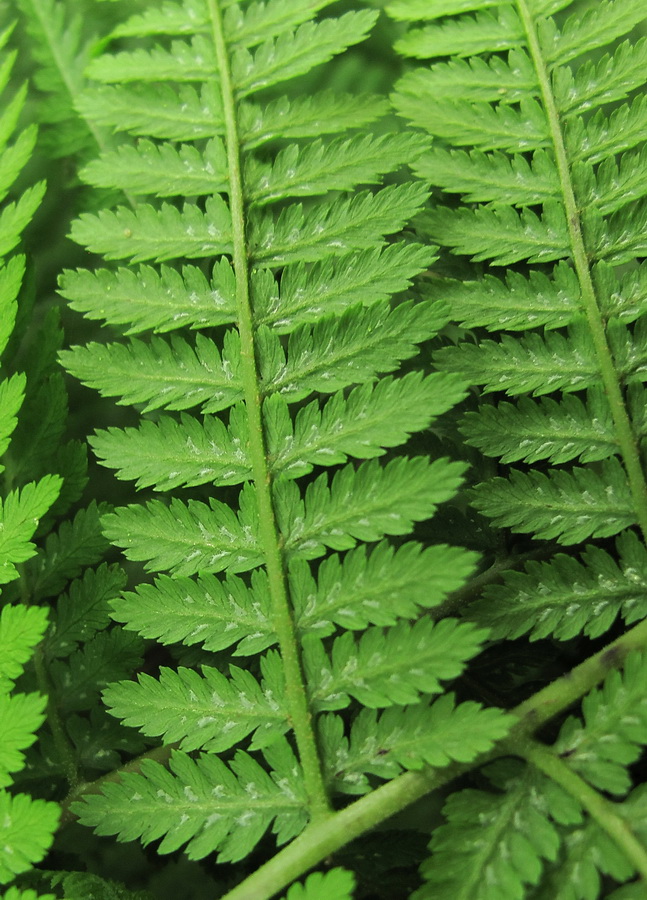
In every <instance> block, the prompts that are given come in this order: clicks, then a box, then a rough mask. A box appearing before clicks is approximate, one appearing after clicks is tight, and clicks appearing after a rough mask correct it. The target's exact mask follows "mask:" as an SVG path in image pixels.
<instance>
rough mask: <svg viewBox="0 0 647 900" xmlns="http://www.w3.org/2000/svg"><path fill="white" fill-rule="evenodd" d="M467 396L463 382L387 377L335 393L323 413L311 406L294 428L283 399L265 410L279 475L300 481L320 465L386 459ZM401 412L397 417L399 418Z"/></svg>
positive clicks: (276, 398)
mask: <svg viewBox="0 0 647 900" xmlns="http://www.w3.org/2000/svg"><path fill="white" fill-rule="evenodd" d="M463 396H464V391H463V384H462V382H460V381H458V380H456V381H452V380H450V379H445V378H444V377H443V376H442V375H438V374H437V375H430V376H429V377H428V378H427V379H425V380H424V381H423V380H422V379H421V378H420V377H419V375H418V374H417V373H411V374H409V375H405V376H404V377H403V378H401V379H398V380H392V379H390V378H383V379H382V380H381V381H379V382H378V383H377V385H376V386H375V387H373V386H372V385H371V384H366V385H361V386H359V387H356V388H354V389H353V390H352V391H350V393H349V394H348V395H347V396H344V394H342V393H341V392H339V393H337V394H334V395H333V396H332V397H331V398H330V400H328V401H327V402H326V403H325V405H324V406H323V407H322V408H321V407H320V406H319V403H318V402H317V401H312V402H311V403H309V404H308V405H307V406H305V407H303V408H302V409H300V410H299V412H298V413H297V416H296V419H295V422H294V428H293V426H292V420H291V418H290V413H289V408H288V404H287V403H286V402H285V401H284V400H283V398H282V397H280V396H279V395H278V394H274V395H273V396H271V397H269V398H268V401H267V402H266V404H265V407H264V414H265V427H266V429H267V443H268V450H269V453H270V457H271V458H272V468H273V470H274V471H275V472H276V473H277V474H282V475H284V476H288V477H290V478H298V477H300V476H301V475H304V474H307V473H308V472H310V471H311V470H312V468H313V465H314V464H315V463H316V464H318V465H323V466H331V465H336V464H338V463H343V462H346V459H347V457H348V456H353V457H358V458H360V459H362V458H367V457H373V456H381V455H382V454H383V453H384V452H385V450H384V448H386V447H390V446H391V447H392V446H397V445H398V444H402V443H404V442H405V441H406V440H407V438H408V436H409V435H410V434H412V433H413V432H415V431H421V430H422V429H423V428H424V427H425V426H426V425H428V424H429V419H430V417H431V416H433V415H434V412H437V414H441V413H443V412H446V410H448V409H450V408H451V407H452V406H454V405H455V404H456V403H457V402H458V401H459V400H461V399H462V397H463ZM396 413H397V414H398V415H397V416H396Z"/></svg>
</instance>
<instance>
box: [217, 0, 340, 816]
mask: <svg viewBox="0 0 647 900" xmlns="http://www.w3.org/2000/svg"><path fill="white" fill-rule="evenodd" d="M208 9H209V15H210V20H211V27H212V36H213V41H214V45H215V48H216V55H217V59H218V65H219V71H220V73H221V90H222V101H223V110H224V122H225V140H226V146H227V159H228V166H229V204H230V209H231V218H232V235H233V264H234V272H235V275H236V303H237V308H238V330H239V332H240V344H241V372H242V382H243V392H244V397H245V408H246V411H247V416H248V420H249V434H250V442H249V454H250V460H251V467H252V475H253V479H254V484H255V487H256V496H257V498H258V509H259V520H260V525H259V531H260V538H261V543H262V546H263V550H264V554H265V565H266V569H267V576H268V581H269V591H270V598H271V608H272V618H273V624H274V627H275V630H276V634H277V637H278V642H279V648H280V651H281V657H282V660H283V667H284V672H285V682H286V698H287V703H288V709H289V712H290V722H291V725H292V728H293V729H294V736H295V739H296V742H297V748H298V751H299V757H300V761H301V766H302V768H303V775H304V783H305V789H306V792H307V795H308V799H309V803H310V814H311V817H312V820H313V821H316V820H317V819H319V818H321V817H324V816H327V815H329V814H330V803H329V800H328V794H327V791H326V787H325V784H324V780H323V770H322V765H321V761H320V759H319V751H318V748H317V741H316V738H315V733H314V730H313V727H312V715H311V712H310V708H309V704H308V697H307V693H306V688H305V679H304V675H303V670H302V666H301V659H300V656H299V650H298V642H297V637H296V631H295V627H294V622H293V619H292V613H291V610H290V603H289V598H288V588H287V581H286V577H285V567H284V563H283V558H282V554H281V546H280V540H279V538H280V535H279V530H278V526H277V523H276V516H275V513H274V504H273V501H272V490H271V476H270V471H269V467H268V464H267V454H266V449H265V440H264V431H263V419H262V405H261V404H262V401H261V395H260V391H259V376H258V368H257V361H256V352H255V341H254V324H253V314H252V308H251V301H250V292H249V274H250V273H249V265H248V258H247V243H246V236H245V210H244V199H243V187H242V177H241V167H240V142H239V139H238V126H237V121H236V106H235V99H234V90H233V85H232V81H231V73H230V70H229V56H228V53H227V46H226V43H225V38H224V32H223V23H222V16H221V11H220V3H219V0H208Z"/></svg>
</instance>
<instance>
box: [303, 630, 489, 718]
mask: <svg viewBox="0 0 647 900" xmlns="http://www.w3.org/2000/svg"><path fill="white" fill-rule="evenodd" d="M465 628H467V630H465ZM485 634H486V632H484V631H482V630H477V629H473V628H472V627H470V626H463V625H462V624H460V623H459V622H458V621H457V620H456V619H443V620H442V621H441V622H438V623H434V622H432V621H430V620H429V619H421V620H420V621H418V622H416V623H415V624H413V625H409V624H406V623H399V624H398V625H395V626H394V627H393V628H390V629H387V630H385V631H382V630H381V629H379V628H369V629H367V630H366V631H365V632H364V634H363V635H362V637H361V638H360V640H359V642H357V643H356V642H355V640H354V638H353V636H352V634H350V633H348V632H346V633H344V634H342V635H341V636H340V637H338V638H336V640H335V641H334V643H333V645H332V656H331V659H330V660H329V659H328V656H327V654H326V652H325V649H324V646H323V644H322V643H321V641H319V640H318V639H316V638H308V639H306V640H305V641H304V651H305V654H304V660H305V665H306V667H307V668H308V670H309V683H310V690H311V694H312V699H313V701H314V703H315V705H316V706H317V707H318V708H320V709H339V708H343V707H344V706H347V705H348V704H349V703H350V696H353V697H356V698H357V699H358V700H359V701H360V703H362V704H363V705H364V706H368V707H380V706H391V705H392V704H400V705H405V704H407V703H416V702H417V701H418V700H419V699H420V694H422V693H424V694H428V695H429V694H436V693H440V691H441V687H440V682H439V679H449V678H455V677H456V676H457V675H458V674H459V673H460V672H461V670H462V669H463V666H464V663H465V662H466V661H467V660H468V659H470V657H472V656H475V655H476V654H477V653H478V651H479V648H480V646H481V643H482V642H483V639H484V638H485ZM414 660H415V664H414V665H412V661H414Z"/></svg>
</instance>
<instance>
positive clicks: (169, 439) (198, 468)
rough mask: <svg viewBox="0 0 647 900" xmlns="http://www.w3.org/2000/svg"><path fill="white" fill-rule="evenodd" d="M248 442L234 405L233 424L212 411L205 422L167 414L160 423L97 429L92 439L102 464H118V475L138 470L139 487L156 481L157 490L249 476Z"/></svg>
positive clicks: (131, 475) (134, 474) (243, 422)
mask: <svg viewBox="0 0 647 900" xmlns="http://www.w3.org/2000/svg"><path fill="white" fill-rule="evenodd" d="M247 442H248V436H247V419H246V417H245V416H244V414H243V413H242V412H241V409H240V407H237V406H234V407H232V410H231V413H230V416H229V428H227V427H226V426H225V425H224V424H223V422H222V421H221V420H220V419H217V418H215V417H213V416H212V417H209V418H207V417H205V418H204V420H203V421H202V422H199V421H198V420H197V419H195V418H193V417H192V416H188V415H182V416H181V417H180V419H179V421H176V420H175V419H173V418H171V417H170V416H163V417H160V418H159V419H158V420H157V422H156V423H153V422H144V423H143V425H142V426H141V428H140V429H135V428H127V429H123V430H122V429H117V428H113V429H108V430H107V431H99V432H97V434H96V435H95V436H94V438H93V439H92V442H91V443H92V448H93V449H94V452H95V453H96V454H97V456H98V457H99V458H100V459H102V460H103V461H104V465H107V466H109V467H110V468H113V469H119V472H118V477H119V478H124V479H132V478H137V476H139V477H138V480H137V487H140V488H141V487H147V486H148V485H151V484H152V485H155V489H156V490H171V489H172V488H174V487H177V486H178V485H182V486H183V487H193V486H195V485H198V484H204V483H205V482H209V483H210V484H240V483H241V482H242V481H247V480H248V479H249V477H250V475H251V466H250V462H249V459H248V457H247V454H246V452H245V447H246V446H247ZM187 449H188V450H189V451H190V452H191V454H192V456H193V457H194V463H193V470H192V471H191V469H189V468H187V466H186V456H187ZM144 460H147V462H146V463H144Z"/></svg>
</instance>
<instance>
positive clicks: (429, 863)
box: [413, 761, 581, 900]
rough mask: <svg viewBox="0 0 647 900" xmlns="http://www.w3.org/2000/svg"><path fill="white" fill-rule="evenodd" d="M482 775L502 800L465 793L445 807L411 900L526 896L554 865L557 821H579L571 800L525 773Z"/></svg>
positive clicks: (511, 765)
mask: <svg viewBox="0 0 647 900" xmlns="http://www.w3.org/2000/svg"><path fill="white" fill-rule="evenodd" d="M487 772H488V775H489V777H490V778H491V780H492V781H493V782H494V785H495V786H496V787H497V788H499V792H497V793H494V792H491V793H488V792H486V791H483V790H474V789H469V788H468V789H466V790H463V791H459V792H457V793H454V794H452V795H451V796H450V797H449V799H448V801H447V803H446V804H445V806H444V809H443V812H444V815H445V818H446V820H447V822H446V824H444V825H441V826H440V828H438V829H437V830H436V831H435V832H434V835H433V838H432V841H431V844H430V849H431V851H432V855H431V856H430V857H429V858H428V860H426V862H425V863H423V865H422V867H421V874H422V875H423V877H424V879H425V884H424V886H423V887H421V888H420V889H419V890H417V891H416V892H415V894H414V895H413V896H414V897H415V898H416V900H430V898H432V897H434V898H438V900H445V898H447V900H449V898H450V897H451V898H457V897H461V898H462V897H465V898H467V897H471V898H475V900H486V898H487V897H488V894H490V895H491V893H492V890H493V889H496V890H497V891H498V892H499V895H500V896H501V897H505V898H512V897H519V896H524V894H525V893H526V890H527V888H528V886H529V885H536V884H537V883H538V881H539V879H540V877H541V874H542V869H543V865H544V861H546V860H549V861H553V860H555V859H556V858H557V854H558V851H559V847H560V835H559V832H558V829H557V827H556V825H555V821H554V819H556V820H557V821H558V822H564V821H566V822H569V823H570V822H579V821H580V820H581V816H580V814H579V810H578V809H577V806H576V805H574V804H573V801H572V800H571V798H569V797H568V795H564V794H563V793H562V792H561V791H560V792H559V793H558V792H557V791H556V790H553V791H552V792H550V791H548V790H546V783H545V781H544V780H543V778H542V776H539V775H537V774H535V773H533V772H532V770H531V769H530V768H529V767H528V768H524V767H522V766H520V765H519V763H518V762H517V761H514V762H511V761H506V762H505V763H496V764H495V765H494V766H491V767H489V768H488V770H487ZM549 784H550V783H549ZM551 793H552V796H551ZM569 801H570V803H569ZM574 806H575V808H573V807H574ZM564 807H565V808H564ZM459 836H460V837H459Z"/></svg>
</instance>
